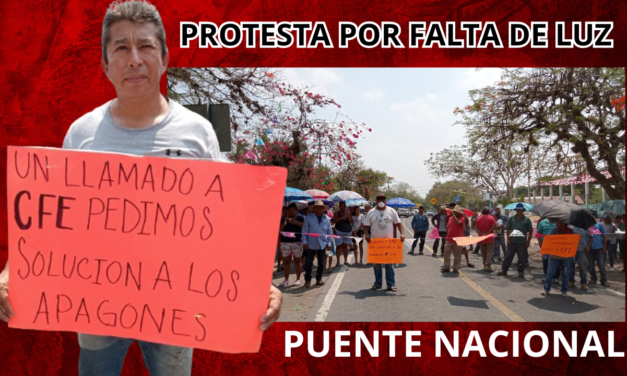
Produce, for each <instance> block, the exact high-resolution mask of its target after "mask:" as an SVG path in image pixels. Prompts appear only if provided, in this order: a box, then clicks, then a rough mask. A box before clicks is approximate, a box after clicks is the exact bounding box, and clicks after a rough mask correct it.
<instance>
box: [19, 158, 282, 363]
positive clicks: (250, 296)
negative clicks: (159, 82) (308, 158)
mask: <svg viewBox="0 0 627 376" xmlns="http://www.w3.org/2000/svg"><path fill="white" fill-rule="evenodd" d="M7 166H8V171H7V175H8V180H7V181H8V202H9V203H10V204H9V208H8V209H9V216H8V218H9V259H10V263H9V275H10V280H11V292H10V296H9V299H10V302H11V304H12V305H13V308H14V311H15V316H14V317H13V318H12V319H11V320H10V322H9V326H10V327H12V328H23V329H37V330H60V331H72V332H79V333H87V334H95V335H109V336H115V337H124V338H132V339H141V340H145V341H150V342H158V343H166V344H171V345H178V346H185V347H195V348H202V349H207V350H216V351H222V352H229V353H240V352H256V351H258V350H259V346H260V344H261V335H262V332H261V331H260V329H259V319H260V317H261V316H262V315H263V314H264V313H265V311H266V309H267V305H268V296H269V290H270V285H271V282H272V268H273V262H274V254H275V251H276V234H277V232H278V231H279V228H278V227H279V219H280V211H279V210H276V211H273V210H268V208H277V209H278V208H280V207H281V204H282V201H283V193H284V190H285V181H286V176H287V171H286V170H285V169H283V168H275V167H257V166H248V165H238V164H229V163H220V162H210V161H202V160H188V159H171V158H154V157H133V156H126V155H118V154H109V153H93V152H81V151H68V150H60V149H48V148H24V147H9V148H8V164H7ZM251 212H252V213H261V212H263V213H264V215H263V216H250V215H249V214H248V213H251ZM244 222H245V223H247V225H248V227H249V228H248V230H247V236H241V234H239V233H238V229H239V228H238V227H237V226H233V223H244ZM251 239H254V243H255V252H253V253H250V254H249V255H248V256H247V257H245V258H241V257H234V256H233V255H234V254H237V253H238V252H240V251H244V250H246V249H250V245H251V243H250V241H251Z"/></svg>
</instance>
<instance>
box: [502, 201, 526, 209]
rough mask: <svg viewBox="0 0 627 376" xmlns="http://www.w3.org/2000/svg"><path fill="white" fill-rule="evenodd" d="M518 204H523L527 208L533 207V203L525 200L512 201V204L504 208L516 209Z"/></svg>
mask: <svg viewBox="0 0 627 376" xmlns="http://www.w3.org/2000/svg"><path fill="white" fill-rule="evenodd" d="M518 204H523V205H524V206H525V210H531V209H532V208H533V205H531V204H526V203H524V202H512V203H511V204H509V205H507V206H506V207H505V208H504V210H514V209H516V205H518Z"/></svg>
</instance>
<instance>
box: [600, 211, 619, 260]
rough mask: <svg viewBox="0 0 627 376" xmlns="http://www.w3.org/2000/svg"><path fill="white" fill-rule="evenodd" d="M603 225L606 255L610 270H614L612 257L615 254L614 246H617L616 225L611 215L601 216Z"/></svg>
mask: <svg viewBox="0 0 627 376" xmlns="http://www.w3.org/2000/svg"><path fill="white" fill-rule="evenodd" d="M603 226H604V227H605V232H606V233H607V257H606V260H607V259H608V258H609V260H610V271H611V272H613V271H614V257H615V255H616V248H617V247H618V244H617V241H616V235H614V234H616V230H618V228H616V225H614V224H613V223H612V217H610V216H609V215H608V214H605V215H604V216H603Z"/></svg>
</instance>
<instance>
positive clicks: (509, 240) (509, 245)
mask: <svg viewBox="0 0 627 376" xmlns="http://www.w3.org/2000/svg"><path fill="white" fill-rule="evenodd" d="M507 246H508V247H511V246H512V241H511V239H510V238H507Z"/></svg>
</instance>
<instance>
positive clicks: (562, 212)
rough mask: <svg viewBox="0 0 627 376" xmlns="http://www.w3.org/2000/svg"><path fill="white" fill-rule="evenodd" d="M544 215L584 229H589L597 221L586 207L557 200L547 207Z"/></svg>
mask: <svg viewBox="0 0 627 376" xmlns="http://www.w3.org/2000/svg"><path fill="white" fill-rule="evenodd" d="M544 216H545V217H547V218H553V219H556V220H558V221H560V222H565V223H568V224H569V225H571V226H576V227H580V228H582V229H584V230H585V229H589V228H590V227H592V226H593V225H594V224H595V223H597V221H596V219H594V217H593V216H592V214H591V213H590V212H589V211H588V209H586V208H584V207H581V206H579V205H575V204H571V203H569V202H561V201H559V203H558V204H557V205H553V206H552V207H551V208H549V209H548V210H547V211H546V212H545V213H544Z"/></svg>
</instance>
